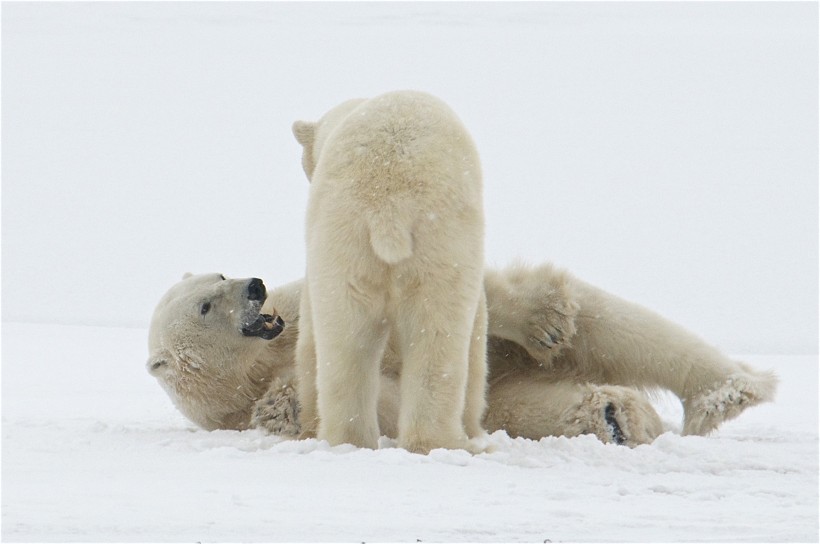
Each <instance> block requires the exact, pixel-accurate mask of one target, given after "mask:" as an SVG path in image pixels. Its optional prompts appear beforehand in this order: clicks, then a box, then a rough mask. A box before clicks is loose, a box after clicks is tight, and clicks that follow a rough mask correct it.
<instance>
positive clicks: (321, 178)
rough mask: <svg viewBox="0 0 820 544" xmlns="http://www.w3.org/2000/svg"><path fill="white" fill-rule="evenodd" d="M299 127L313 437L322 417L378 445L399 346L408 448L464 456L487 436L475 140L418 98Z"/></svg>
mask: <svg viewBox="0 0 820 544" xmlns="http://www.w3.org/2000/svg"><path fill="white" fill-rule="evenodd" d="M293 132H294V134H295V136H296V138H297V140H298V141H299V143H300V144H301V145H302V146H303V148H304V151H303V165H304V167H305V173H306V174H307V176H308V179H309V180H310V182H311V188H310V196H309V199H308V206H307V236H306V240H307V275H306V278H305V280H306V281H305V285H304V288H303V290H302V302H301V309H300V313H301V316H302V322H301V323H302V324H301V328H300V335H299V339H298V343H297V349H296V362H297V363H296V366H297V370H298V372H299V380H298V383H299V399H300V400H301V403H302V426H303V428H302V430H303V433H304V435H305V436H310V435H311V434H312V431H313V427H314V425H315V422H317V421H318V430H317V432H316V435H317V436H318V438H320V439H325V440H327V441H328V442H329V443H330V444H332V445H337V444H341V443H350V444H353V445H356V446H359V447H369V448H376V447H377V445H378V439H379V436H380V434H381V433H380V430H379V424H378V408H377V404H378V398H379V388H380V364H381V362H382V361H383V359H384V358H383V353H384V350H385V349H386V347H387V342H388V339H390V338H394V339H395V346H396V349H397V350H398V355H399V361H400V362H401V365H402V366H401V369H400V380H399V389H400V393H399V399H400V401H399V413H398V444H399V446H400V447H402V448H405V449H407V450H409V451H413V452H419V453H427V452H429V451H430V450H431V449H434V448H465V447H466V446H467V441H468V439H470V438H476V437H478V436H481V435H482V434H483V433H484V431H483V429H482V426H481V418H482V416H483V415H484V409H485V384H486V348H485V346H486V338H485V335H486V328H487V311H486V305H485V301H484V291H483V289H482V273H483V264H484V251H483V245H484V212H483V196H482V185H481V171H480V165H479V159H478V153H477V151H476V148H475V145H474V144H473V141H472V139H471V137H470V135H469V134H468V133H467V130H466V129H465V128H464V126H463V125H462V123H461V122H460V121H459V119H458V118H457V117H456V115H455V114H454V113H453V112H452V110H451V109H450V108H449V107H448V106H447V105H446V104H444V103H443V102H442V101H440V100H439V99H437V98H435V97H433V96H431V95H429V94H426V93H421V92H417V91H394V92H389V93H386V94H383V95H380V96H377V97H375V98H372V99H366V100H365V99H358V100H349V101H347V102H344V103H343V104H341V105H339V106H337V107H335V108H333V109H332V110H330V111H329V112H328V113H326V114H325V115H324V116H323V117H322V118H321V119H320V120H319V121H318V122H316V123H308V122H304V121H297V122H296V123H294V126H293ZM314 374H315V380H314ZM314 399H316V400H314ZM314 404H315V408H314Z"/></svg>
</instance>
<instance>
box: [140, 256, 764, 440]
mask: <svg viewBox="0 0 820 544" xmlns="http://www.w3.org/2000/svg"><path fill="white" fill-rule="evenodd" d="M246 281H247V280H228V281H227V282H226V283H225V287H222V288H220V287H219V285H220V284H222V283H223V280H222V279H221V277H220V276H219V275H218V274H208V275H203V276H193V277H189V278H187V279H184V280H183V281H181V282H179V283H178V284H176V285H174V286H173V287H172V288H171V289H170V290H169V292H168V293H167V294H166V295H165V296H164V297H163V298H162V300H161V301H160V303H159V304H158V306H157V310H156V312H155V315H154V318H153V320H152V322H151V329H150V334H149V351H150V357H149V360H148V365H147V366H148V370H149V372H151V373H152V374H153V375H154V376H155V377H156V378H157V380H158V381H159V383H160V384H161V385H162V386H163V388H164V389H165V391H166V392H167V393H168V395H169V396H170V397H171V399H172V400H173V401H174V403H175V405H176V406H177V407H178V408H179V409H180V411H181V412H182V413H183V414H185V415H186V416H187V417H188V418H189V419H191V421H193V422H195V423H196V424H197V425H199V426H201V427H203V428H206V429H245V428H248V427H250V426H254V427H259V428H262V429H266V430H268V431H270V432H275V433H280V434H283V435H286V436H291V437H293V436H297V435H298V434H299V430H300V422H299V421H294V419H299V418H300V416H299V414H297V411H298V402H297V401H296V399H294V395H295V391H294V388H293V384H294V383H295V351H296V338H297V336H298V335H299V328H300V319H299V317H300V316H299V304H300V299H301V290H302V286H303V283H302V282H301V281H297V282H293V283H290V284H287V285H284V286H282V287H279V288H277V289H274V290H272V291H271V292H270V293H269V296H268V300H267V302H266V303H265V305H264V306H263V308H262V311H263V312H264V313H268V314H275V313H278V314H279V315H280V316H282V318H283V319H284V320H285V322H286V327H285V330H284V332H283V333H282V334H281V335H279V337H277V338H276V339H274V340H272V341H264V340H262V339H259V338H246V337H244V336H242V335H241V333H240V332H239V323H238V322H236V321H234V320H232V319H218V320H215V321H212V322H206V321H205V320H203V319H201V316H199V314H198V305H197V304H198V302H199V301H201V300H204V299H206V298H209V297H212V296H214V295H215V294H219V297H220V301H221V302H223V303H225V304H227V306H226V309H227V315H233V316H236V315H239V314H241V312H242V310H243V307H245V306H246V303H245V302H244V301H243V300H242V297H241V296H240V293H239V290H238V286H241V285H243V284H244V283H245V282H246ZM232 282H233V283H232ZM227 286H232V287H231V288H226V287H227ZM484 290H485V292H486V296H487V308H488V316H489V317H488V327H489V328H488V343H487V347H488V352H487V360H488V367H489V375H488V380H487V387H488V394H487V403H488V404H487V412H486V417H485V419H484V425H485V427H486V428H487V429H488V430H490V431H495V430H497V429H504V430H506V431H507V433H508V434H510V435H511V436H524V437H527V438H532V439H538V438H541V437H544V436H551V435H564V436H577V435H578V434H586V433H591V434H594V435H595V436H597V437H598V438H599V439H601V440H602V441H604V442H617V440H616V438H617V436H616V433H614V432H613V429H612V427H611V422H610V421H607V418H606V417H605V414H606V410H607V407H608V406H611V407H612V408H610V411H611V413H612V418H610V419H614V420H615V422H616V423H617V425H618V427H619V428H620V431H621V435H622V443H624V444H626V445H630V446H634V445H637V444H644V443H649V442H651V441H652V440H653V439H654V438H655V437H656V436H657V435H658V434H659V433H660V432H661V428H660V425H659V422H658V416H657V414H656V413H655V411H654V410H653V409H652V406H651V405H650V404H649V402H648V401H647V399H646V396H645V395H644V394H643V391H644V390H648V389H667V390H670V391H672V392H673V393H675V394H677V395H678V396H679V397H680V398H681V400H682V402H683V404H684V406H685V421H684V422H683V431H684V433H686V434H700V435H703V434H708V433H709V432H710V431H711V430H713V429H714V428H716V427H717V426H719V425H720V424H721V423H722V422H723V421H726V420H728V419H731V418H733V417H736V416H738V415H739V414H741V413H742V412H743V411H744V410H745V409H747V408H749V407H751V406H754V405H755V404H758V403H761V402H766V401H770V400H772V399H773V397H774V392H775V389H776V384H777V380H776V378H775V377H774V376H773V375H772V374H771V373H769V372H760V371H757V370H755V369H752V368H751V367H749V366H748V365H745V364H743V363H738V362H734V361H732V360H730V359H728V358H727V357H725V356H724V355H723V354H721V353H720V352H718V351H717V350H715V349H714V348H712V347H710V346H708V345H707V344H706V343H705V342H704V341H702V340H700V339H698V338H697V337H696V336H694V335H693V334H691V333H689V332H686V331H684V330H682V329H681V328H680V327H677V326H676V325H674V324H672V323H670V322H669V321H667V320H665V319H664V318H662V317H660V316H658V315H656V314H654V313H652V312H650V311H648V310H645V309H643V308H641V307H639V306H637V305H634V304H632V303H629V302H626V301H624V300H622V299H620V298H618V297H615V296H613V295H609V294H607V293H605V292H603V291H601V290H599V289H596V288H594V287H592V286H590V285H588V284H585V283H583V282H581V281H580V280H578V279H576V278H574V277H573V276H572V275H570V274H567V273H566V272H564V271H562V270H560V269H556V268H554V267H553V266H551V265H541V266H537V267H527V266H520V265H518V266H512V267H509V268H507V269H505V270H488V271H486V273H485V278H484ZM231 309H233V310H234V312H233V314H231V313H230V310H231ZM212 317H217V315H216V314H215V315H214V316H212ZM398 353H399V352H398V349H397V346H395V342H388V345H387V348H386V350H385V352H384V358H383V360H382V368H381V378H380V385H379V389H380V393H381V395H380V398H379V404H378V416H379V421H378V424H379V428H380V430H381V432H382V433H383V434H385V435H387V436H390V437H393V438H395V437H396V436H397V428H398V419H399V416H398V413H399V403H398V397H399V375H398V370H397V369H399V368H400V367H401V361H400V357H399V354H398ZM155 365H157V366H156V367H155Z"/></svg>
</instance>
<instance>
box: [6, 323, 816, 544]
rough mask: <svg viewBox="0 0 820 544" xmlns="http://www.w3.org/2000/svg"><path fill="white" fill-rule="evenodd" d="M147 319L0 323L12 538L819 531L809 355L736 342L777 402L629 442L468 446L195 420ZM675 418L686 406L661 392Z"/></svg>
mask: <svg viewBox="0 0 820 544" xmlns="http://www.w3.org/2000/svg"><path fill="white" fill-rule="evenodd" d="M145 345H146V331H145V330H144V329H125V328H101V327H83V326H57V325H42V324H19V323H4V324H3V329H2V356H3V383H2V387H3V400H2V408H3V412H2V413H3V416H2V434H3V442H2V448H3V456H2V465H3V466H2V476H3V478H2V538H3V540H4V541H189V542H190V541H225V540H228V541H329V540H333V541H355V542H362V541H405V542H416V541H417V540H421V541H424V542H428V541H531V542H534V541H537V542H542V541H545V540H551V541H553V542H557V541H769V542H787V541H789V542H794V541H817V539H818V405H817V384H818V373H817V369H818V358H817V356H806V357H799V356H748V357H743V359H745V360H746V361H748V362H750V363H751V364H753V365H755V366H756V367H759V368H773V369H775V370H776V371H777V372H778V374H779V375H780V377H781V379H782V384H781V387H780V390H779V394H778V398H777V401H776V402H775V403H772V404H769V405H765V406H760V407H756V408H752V409H750V410H749V411H747V412H746V413H745V414H743V415H742V416H741V417H740V418H739V419H737V420H734V421H732V422H730V423H728V424H726V425H724V426H723V427H722V428H721V429H720V430H719V431H718V432H717V433H716V434H714V435H712V436H709V437H706V438H701V437H686V438H684V437H681V436H679V435H677V434H675V433H674V432H668V433H666V434H664V435H662V436H661V437H659V438H658V439H657V440H656V441H655V442H654V443H653V444H651V445H647V446H641V447H639V448H636V449H628V448H625V447H618V446H611V445H604V444H602V443H600V442H598V441H596V440H595V439H593V438H591V437H580V438H574V439H566V438H546V439H543V440H541V441H538V442H535V441H531V440H523V439H516V440H513V439H510V438H509V437H507V436H506V435H504V434H503V433H496V434H495V435H493V436H492V442H493V444H494V445H495V447H496V448H497V449H496V451H495V452H493V453H489V454H482V455H477V456H470V455H468V454H467V453H466V452H460V451H442V450H437V451H434V452H433V453H431V454H430V455H429V456H420V455H414V454H410V453H407V452H405V451H403V450H399V449H395V448H393V447H391V444H390V443H389V442H387V441H385V442H383V444H382V446H383V448H382V449H379V450H377V451H371V450H357V449H354V448H352V447H344V446H342V447H335V448H330V447H328V446H327V445H326V444H324V443H320V442H317V441H315V440H308V441H284V440H281V439H279V438H276V437H271V436H266V435H263V434H261V433H260V432H257V431H246V432H234V431H217V432H205V431H202V430H198V429H197V428H195V427H194V426H193V425H192V424H191V423H189V422H187V421H186V420H185V419H184V418H183V417H182V416H181V415H179V413H178V412H176V410H175V408H174V407H173V406H172V405H171V403H170V401H169V400H168V399H167V398H166V397H165V394H164V393H163V392H162V390H161V389H160V387H159V386H158V385H157V384H156V383H155V382H154V380H153V378H151V377H150V376H149V375H148V374H147V372H146V371H145V368H144V364H143V363H144V361H145V359H146V347H145ZM659 407H660V410H661V413H662V415H663V417H664V419H665V421H667V423H668V425H669V426H671V427H677V425H678V423H677V421H678V418H679V417H680V408H679V406H675V405H674V404H673V403H671V402H670V400H669V399H661V401H659Z"/></svg>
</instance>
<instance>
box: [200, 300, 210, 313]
mask: <svg viewBox="0 0 820 544" xmlns="http://www.w3.org/2000/svg"><path fill="white" fill-rule="evenodd" d="M210 311H211V303H210V302H203V303H202V306H200V307H199V314H200V315H205V314H207V313H208V312H210Z"/></svg>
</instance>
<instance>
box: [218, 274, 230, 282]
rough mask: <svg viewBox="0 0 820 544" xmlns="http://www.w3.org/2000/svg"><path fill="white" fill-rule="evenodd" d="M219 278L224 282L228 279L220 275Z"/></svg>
mask: <svg viewBox="0 0 820 544" xmlns="http://www.w3.org/2000/svg"><path fill="white" fill-rule="evenodd" d="M219 277H220V278H222V281H225V280H227V279H228V278H226V277H225V274H220V275H219Z"/></svg>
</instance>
